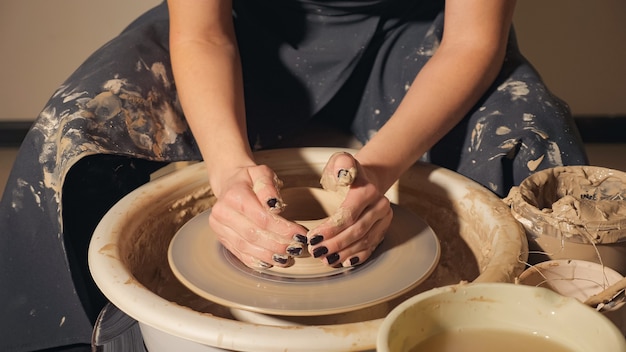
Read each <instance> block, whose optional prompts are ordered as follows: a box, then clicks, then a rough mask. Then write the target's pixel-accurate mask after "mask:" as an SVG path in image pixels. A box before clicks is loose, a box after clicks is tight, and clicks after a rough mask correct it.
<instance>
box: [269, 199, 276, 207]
mask: <svg viewBox="0 0 626 352" xmlns="http://www.w3.org/2000/svg"><path fill="white" fill-rule="evenodd" d="M277 204H278V199H276V198H270V199H268V200H267V206H268V207H270V208H276V205H277Z"/></svg>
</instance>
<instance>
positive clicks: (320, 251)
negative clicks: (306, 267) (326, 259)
mask: <svg viewBox="0 0 626 352" xmlns="http://www.w3.org/2000/svg"><path fill="white" fill-rule="evenodd" d="M326 253H328V248H326V247H324V246H322V247H318V248H315V249H314V250H313V257H315V258H319V257H321V256H323V255H324V254H326Z"/></svg>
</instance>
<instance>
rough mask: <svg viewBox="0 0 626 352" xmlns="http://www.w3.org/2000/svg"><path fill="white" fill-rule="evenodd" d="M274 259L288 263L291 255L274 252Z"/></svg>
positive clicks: (277, 261) (281, 262)
mask: <svg viewBox="0 0 626 352" xmlns="http://www.w3.org/2000/svg"><path fill="white" fill-rule="evenodd" d="M272 260H273V261H275V262H276V263H279V264H287V261H288V260H289V257H288V256H286V255H280V254H274V255H272Z"/></svg>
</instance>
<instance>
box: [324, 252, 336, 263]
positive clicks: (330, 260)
mask: <svg viewBox="0 0 626 352" xmlns="http://www.w3.org/2000/svg"><path fill="white" fill-rule="evenodd" d="M338 260H339V254H337V253H332V254H329V255H328V256H327V257H326V261H327V262H328V264H329V265H332V264H333V263H334V262H336V261H338Z"/></svg>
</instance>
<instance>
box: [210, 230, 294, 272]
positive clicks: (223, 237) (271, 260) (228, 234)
mask: <svg viewBox="0 0 626 352" xmlns="http://www.w3.org/2000/svg"><path fill="white" fill-rule="evenodd" d="M210 225H211V228H212V229H213V231H214V232H215V233H216V234H217V238H218V240H219V241H220V242H221V243H222V244H223V245H224V247H226V249H228V250H229V251H230V252H231V253H233V254H234V255H235V256H236V257H237V258H239V259H240V260H241V261H242V262H243V263H244V264H245V265H247V266H249V267H253V268H256V267H261V268H268V267H271V266H274V265H276V266H281V267H287V266H290V265H292V264H293V258H292V257H291V256H290V255H288V254H285V253H282V252H281V250H280V249H279V250H272V249H268V248H266V246H265V245H266V244H267V242H266V241H250V239H249V238H246V237H243V236H241V235H240V233H238V232H236V231H235V230H233V229H232V228H231V227H228V226H225V225H223V224H221V223H219V222H215V221H213V222H210ZM268 236H271V235H268ZM261 237H262V236H261ZM259 244H263V245H264V246H260V245H259ZM282 247H283V246H281V247H279V248H282Z"/></svg>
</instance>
